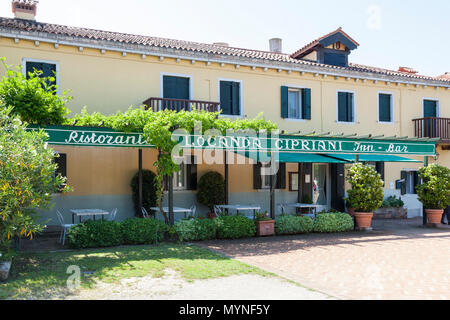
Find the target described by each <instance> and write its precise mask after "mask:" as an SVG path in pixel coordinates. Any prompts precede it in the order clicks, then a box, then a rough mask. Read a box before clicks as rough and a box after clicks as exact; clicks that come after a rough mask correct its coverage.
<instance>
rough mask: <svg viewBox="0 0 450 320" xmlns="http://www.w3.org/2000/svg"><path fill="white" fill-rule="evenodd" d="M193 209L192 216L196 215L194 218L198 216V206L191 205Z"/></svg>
mask: <svg viewBox="0 0 450 320" xmlns="http://www.w3.org/2000/svg"><path fill="white" fill-rule="evenodd" d="M191 211H192V212H191V216H192V217H194V219H195V218H197V215H196V213H197V207H196V206H192V207H191Z"/></svg>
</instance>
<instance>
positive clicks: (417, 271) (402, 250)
mask: <svg viewBox="0 0 450 320" xmlns="http://www.w3.org/2000/svg"><path fill="white" fill-rule="evenodd" d="M373 226H374V231H372V232H351V233H345V234H329V235H328V234H309V235H296V236H284V237H270V238H252V239H244V240H235V241H209V242H203V243H201V244H200V245H201V246H206V247H208V248H210V249H213V250H216V251H219V252H221V253H223V254H225V255H227V256H230V257H233V258H235V259H238V260H240V261H243V262H246V263H249V264H252V265H255V266H258V267H260V268H262V269H264V270H267V271H270V272H274V273H276V274H278V275H280V276H283V277H286V278H288V279H291V280H294V281H296V282H298V283H300V284H302V285H304V286H307V287H309V288H312V289H315V290H318V291H322V292H324V293H327V294H329V295H331V296H334V297H336V298H341V299H402V300H404V299H408V300H409V299H435V300H448V299H450V228H448V227H447V226H445V227H443V228H440V229H428V228H423V227H421V219H413V220H377V221H374V223H373Z"/></svg>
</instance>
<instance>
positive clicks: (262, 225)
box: [255, 220, 275, 237]
mask: <svg viewBox="0 0 450 320" xmlns="http://www.w3.org/2000/svg"><path fill="white" fill-rule="evenodd" d="M255 223H256V233H257V235H258V236H259V237H264V236H273V235H275V220H267V221H256V222H255Z"/></svg>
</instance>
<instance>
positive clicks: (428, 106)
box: [423, 100, 437, 118]
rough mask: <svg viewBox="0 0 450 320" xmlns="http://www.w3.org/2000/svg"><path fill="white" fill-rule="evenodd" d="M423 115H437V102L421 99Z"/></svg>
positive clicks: (426, 116) (425, 116)
mask: <svg viewBox="0 0 450 320" xmlns="http://www.w3.org/2000/svg"><path fill="white" fill-rule="evenodd" d="M423 117H424V118H428V117H437V102H436V101H433V100H424V101H423Z"/></svg>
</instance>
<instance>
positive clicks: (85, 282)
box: [0, 244, 269, 299]
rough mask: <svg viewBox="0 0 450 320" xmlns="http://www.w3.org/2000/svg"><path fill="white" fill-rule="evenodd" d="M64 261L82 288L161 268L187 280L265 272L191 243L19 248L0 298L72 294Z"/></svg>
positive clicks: (1, 285)
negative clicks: (76, 248)
mask: <svg viewBox="0 0 450 320" xmlns="http://www.w3.org/2000/svg"><path fill="white" fill-rule="evenodd" d="M69 266H79V268H80V270H81V278H80V286H81V288H85V289H91V288H94V286H95V283H96V281H102V282H115V281H120V280H121V279H125V278H131V277H142V276H148V275H152V276H153V277H161V276H163V275H164V270H165V269H172V270H175V271H177V272H178V273H179V274H180V275H181V277H183V278H184V279H186V280H188V281H189V280H195V279H209V278H218V277H227V276H231V275H237V274H258V275H262V276H267V275H269V273H267V272H265V271H262V270H260V269H258V268H256V267H252V266H249V265H247V264H244V263H242V262H239V261H236V260H233V259H230V258H227V257H224V256H222V255H220V254H217V253H214V252H211V251H209V250H207V249H203V248H200V247H198V246H195V245H181V244H161V245H159V246H127V247H115V248H107V249H92V250H82V251H64V252H53V253H34V254H33V253H22V254H19V255H18V256H16V257H15V258H14V262H13V267H12V270H11V274H10V278H9V280H8V282H6V283H0V299H51V298H58V299H63V298H64V297H66V296H68V295H70V294H71V291H70V290H69V289H67V285H66V284H67V279H68V277H69V276H70V274H68V273H67V268H68V267H69Z"/></svg>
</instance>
